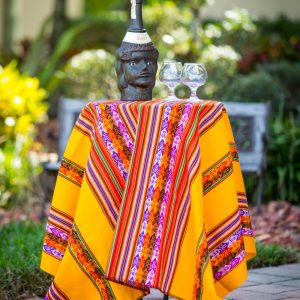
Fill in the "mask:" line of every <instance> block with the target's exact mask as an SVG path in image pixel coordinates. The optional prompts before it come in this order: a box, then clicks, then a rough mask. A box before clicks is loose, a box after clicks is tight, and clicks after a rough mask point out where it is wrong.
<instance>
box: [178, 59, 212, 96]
mask: <svg viewBox="0 0 300 300" xmlns="http://www.w3.org/2000/svg"><path fill="white" fill-rule="evenodd" d="M206 80H207V72H206V69H205V66H204V64H198V63H185V64H184V66H183V70H182V75H181V82H182V83H183V84H185V85H186V86H188V87H189V88H190V90H191V96H190V99H191V100H198V98H197V89H198V87H199V86H202V85H204V84H205V82H206Z"/></svg>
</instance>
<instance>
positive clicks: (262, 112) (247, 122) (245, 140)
mask: <svg viewBox="0 0 300 300" xmlns="http://www.w3.org/2000/svg"><path fill="white" fill-rule="evenodd" d="M224 104H225V107H226V108H227V111H228V115H229V118H230V122H231V126H232V130H233V134H234V136H235V142H236V146H237V150H238V153H239V161H240V164H241V168H242V171H243V172H244V173H254V174H256V175H257V177H258V186H257V200H256V204H257V208H258V209H259V207H260V204H261V202H262V197H263V188H264V177H265V171H266V161H267V160H266V143H267V134H268V117H269V112H270V104H269V103H243V102H224Z"/></svg>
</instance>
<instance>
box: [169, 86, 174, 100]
mask: <svg viewBox="0 0 300 300" xmlns="http://www.w3.org/2000/svg"><path fill="white" fill-rule="evenodd" d="M174 98H175V89H174V88H169V95H168V99H169V100H173V99H174Z"/></svg>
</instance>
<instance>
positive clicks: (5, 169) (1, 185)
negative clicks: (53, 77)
mask: <svg viewBox="0 0 300 300" xmlns="http://www.w3.org/2000/svg"><path fill="white" fill-rule="evenodd" d="M45 96H46V92H45V90H43V89H42V88H40V87H39V81H38V79H37V78H33V77H29V76H26V75H22V74H20V73H19V71H18V70H17V66H16V63H15V62H12V63H10V64H9V65H7V66H6V67H4V68H0V207H1V206H7V205H8V204H9V202H10V201H13V200H21V199H24V197H26V193H27V192H28V190H29V189H30V184H31V183H30V182H31V181H30V179H32V178H33V176H34V175H35V174H36V173H37V171H38V169H37V167H38V164H37V161H34V160H33V159H31V158H30V156H29V150H30V149H32V147H33V146H34V144H33V138H34V135H35V131H36V128H35V126H36V123H37V122H39V121H41V120H43V119H44V118H45V112H46V109H47V106H46V104H45V103H44V102H43V99H44V98H45Z"/></svg>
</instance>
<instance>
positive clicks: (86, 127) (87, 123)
mask: <svg viewBox="0 0 300 300" xmlns="http://www.w3.org/2000/svg"><path fill="white" fill-rule="evenodd" d="M91 106H92V103H89V104H87V105H86V106H85V107H84V109H83V110H82V111H81V113H80V116H79V118H78V119H77V121H76V123H75V126H74V128H75V129H76V130H78V131H80V132H81V133H82V134H84V135H86V136H88V137H89V138H90V139H91V140H93V137H94V135H95V132H94V128H95V124H94V120H95V115H94V112H93V110H92V109H91Z"/></svg>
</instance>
